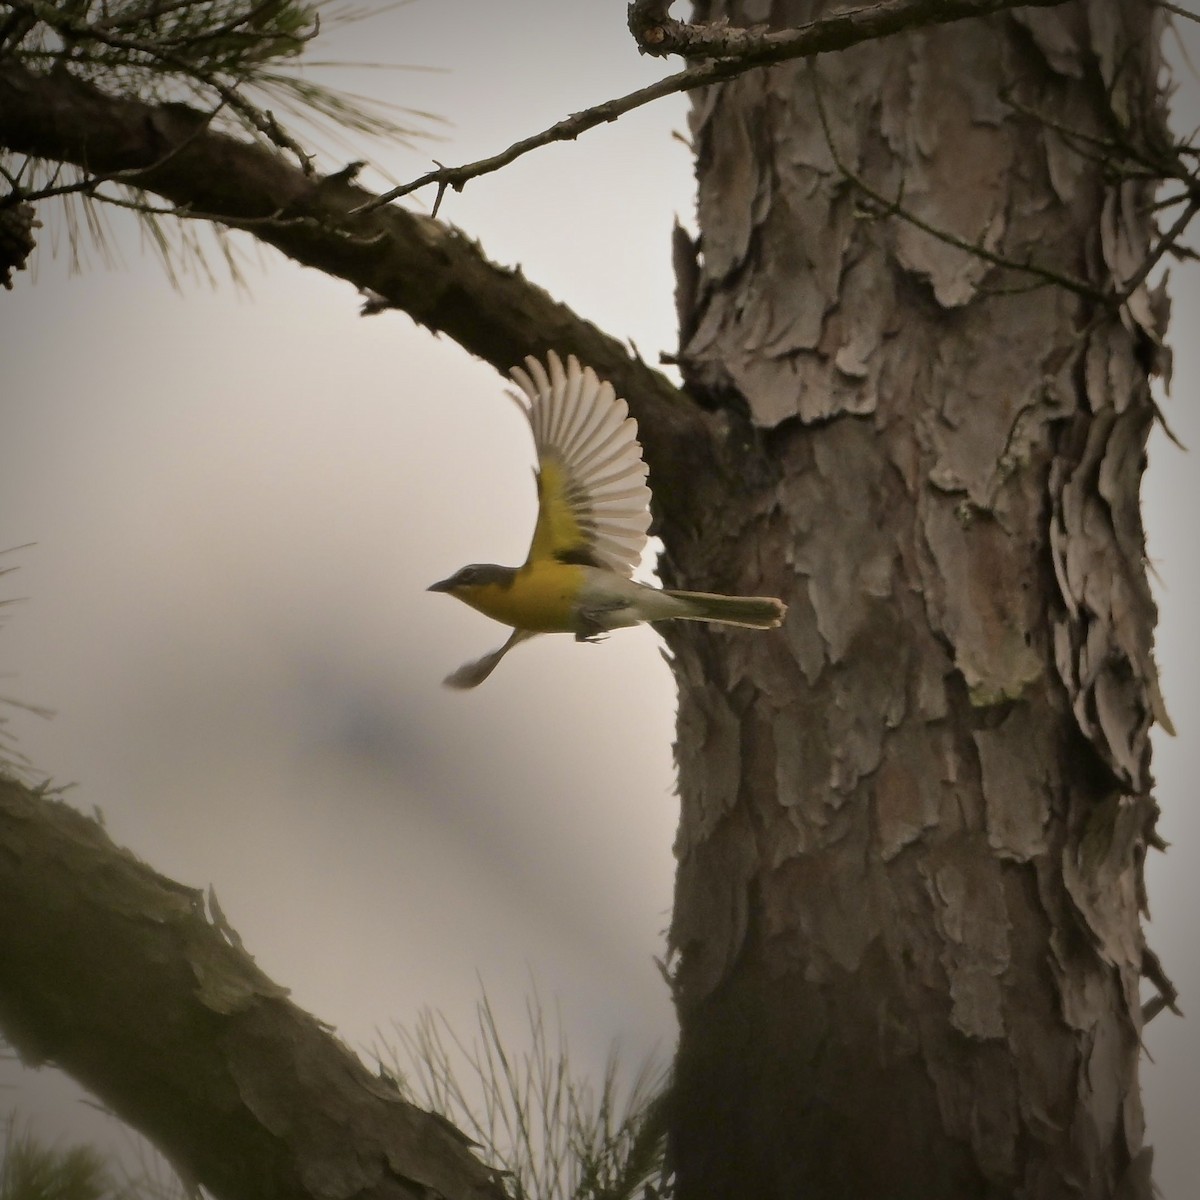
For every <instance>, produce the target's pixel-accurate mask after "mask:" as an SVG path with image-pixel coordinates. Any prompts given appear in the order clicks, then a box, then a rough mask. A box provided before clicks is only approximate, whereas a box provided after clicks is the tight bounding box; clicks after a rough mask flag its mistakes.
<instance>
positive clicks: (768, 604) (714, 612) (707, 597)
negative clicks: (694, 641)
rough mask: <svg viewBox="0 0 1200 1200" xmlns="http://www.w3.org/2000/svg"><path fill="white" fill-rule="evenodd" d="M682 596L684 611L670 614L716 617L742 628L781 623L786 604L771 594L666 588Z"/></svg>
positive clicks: (692, 618)
mask: <svg viewBox="0 0 1200 1200" xmlns="http://www.w3.org/2000/svg"><path fill="white" fill-rule="evenodd" d="M667 595H668V596H672V597H674V598H675V599H676V600H682V601H683V602H684V603H685V604H686V605H687V607H688V611H687V612H680V613H675V614H673V615H674V616H675V617H676V619H678V620H682V621H716V622H717V623H718V624H721V625H741V626H743V627H744V628H746V629H776V628H778V627H779V626H780V625H782V624H783V618H784V616H785V615H786V614H787V605H786V604H784V602H783V601H782V600H776V599H775V597H774V596H716V595H713V594H712V593H711V592H672V591H668V592H667Z"/></svg>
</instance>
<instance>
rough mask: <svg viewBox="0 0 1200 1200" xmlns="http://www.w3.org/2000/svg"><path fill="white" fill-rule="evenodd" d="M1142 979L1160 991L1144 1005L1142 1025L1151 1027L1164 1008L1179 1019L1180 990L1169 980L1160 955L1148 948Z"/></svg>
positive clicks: (1144, 949)
mask: <svg viewBox="0 0 1200 1200" xmlns="http://www.w3.org/2000/svg"><path fill="white" fill-rule="evenodd" d="M1142 978H1143V979H1148V980H1150V982H1151V983H1152V984H1154V986H1155V987H1156V988H1157V989H1158V995H1157V996H1155V997H1154V999H1152V1000H1148V1001H1147V1002H1146V1003H1145V1004H1143V1005H1142V1024H1143V1025H1149V1024H1150V1022H1151V1021H1153V1020H1154V1018H1155V1017H1157V1016H1158V1014H1159V1013H1160V1012H1162V1011H1163V1009H1164V1008H1169V1009H1170V1010H1171V1011H1172V1012H1173V1013H1174V1014H1175V1015H1176V1016H1177V1017H1182V1016H1183V1013H1182V1012H1180V1011H1179V1006H1178V1003H1177V1002H1178V1000H1179V989H1178V988H1176V986H1175V985H1174V984H1173V983H1172V982H1171V980H1170V979H1169V978H1168V976H1167V973H1166V971H1164V970H1163V965H1162V962H1161V960H1160V959H1159V957H1158V955H1157V954H1155V953H1154V951H1153V950H1151V949H1150V947H1149V946H1146V947H1144V948H1143V950H1142Z"/></svg>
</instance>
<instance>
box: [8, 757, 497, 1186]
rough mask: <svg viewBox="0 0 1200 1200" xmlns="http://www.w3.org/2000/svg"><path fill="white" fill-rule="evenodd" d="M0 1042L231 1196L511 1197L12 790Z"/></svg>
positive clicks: (55, 814)
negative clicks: (46, 1065)
mask: <svg viewBox="0 0 1200 1200" xmlns="http://www.w3.org/2000/svg"><path fill="white" fill-rule="evenodd" d="M0 845H3V846H4V849H5V852H4V854H2V855H0V914H3V917H2V919H0V1029H2V1030H3V1034H4V1037H5V1038H6V1040H7V1041H8V1042H9V1043H10V1044H11V1045H12V1046H13V1047H14V1048H15V1049H16V1050H18V1052H19V1053H20V1054H21V1056H22V1057H23V1058H24V1059H25V1060H26V1061H27V1062H34V1063H36V1062H45V1061H53V1062H54V1063H56V1064H57V1065H59V1066H61V1067H62V1068H63V1069H64V1070H66V1071H68V1072H69V1073H70V1074H72V1075H73V1076H74V1077H75V1078H76V1079H78V1080H79V1081H80V1082H81V1083H83V1084H84V1085H85V1086H86V1087H88V1088H90V1089H91V1090H92V1091H93V1092H94V1093H95V1094H96V1095H97V1096H98V1097H99V1098H100V1099H101V1100H102V1101H103V1102H104V1103H105V1104H106V1105H107V1106H109V1107H110V1108H111V1109H112V1110H113V1111H114V1112H115V1113H117V1115H119V1116H121V1117H122V1118H124V1119H125V1120H127V1121H129V1122H130V1123H131V1124H133V1125H134V1126H136V1127H137V1128H139V1129H141V1130H142V1131H143V1132H145V1133H146V1134H147V1135H148V1136H149V1137H150V1138H151V1139H152V1140H153V1141H154V1142H156V1143H157V1144H158V1146H159V1147H160V1148H161V1149H162V1150H163V1152H164V1153H165V1154H166V1155H167V1156H168V1157H169V1158H170V1159H171V1161H172V1162H175V1163H178V1164H180V1165H181V1166H182V1167H183V1168H184V1169H185V1170H186V1171H187V1172H188V1173H189V1174H192V1175H194V1176H195V1178H196V1179H197V1180H199V1181H200V1182H201V1183H202V1184H203V1185H204V1186H205V1187H206V1188H208V1189H209V1190H210V1191H211V1192H212V1193H213V1194H214V1195H216V1196H219V1197H222V1198H225V1200H243V1198H244V1200H258V1198H260V1197H262V1196H290V1197H295V1198H296V1200H306V1198H312V1200H333V1198H334V1197H338V1198H339V1200H340V1198H341V1197H344V1196H348V1195H355V1196H361V1197H363V1198H364V1200H368V1198H369V1197H378V1198H384V1197H386V1198H388V1200H405V1198H409V1200H427V1198H428V1197H429V1196H431V1195H437V1196H440V1197H445V1198H447V1200H486V1197H488V1196H492V1197H497V1198H499V1197H502V1196H503V1195H504V1193H503V1191H502V1189H501V1188H500V1187H499V1185H498V1184H496V1183H495V1181H494V1179H493V1177H492V1174H491V1172H490V1171H489V1170H488V1169H487V1168H485V1167H484V1166H483V1165H482V1164H480V1163H479V1162H478V1161H477V1160H476V1159H475V1158H474V1157H473V1156H472V1155H471V1154H470V1153H469V1151H468V1150H467V1148H466V1144H465V1138H464V1137H463V1135H461V1134H459V1133H458V1132H457V1131H456V1130H453V1129H452V1127H451V1126H449V1124H448V1123H447V1122H445V1121H443V1120H441V1119H439V1118H435V1117H433V1116H431V1115H430V1114H428V1113H426V1112H423V1111H422V1110H420V1109H418V1108H415V1107H413V1106H412V1105H411V1104H409V1103H408V1102H407V1101H405V1100H404V1099H403V1098H402V1097H401V1096H400V1095H399V1093H398V1092H397V1091H396V1090H395V1088H394V1086H391V1085H389V1084H388V1083H387V1082H386V1081H384V1080H381V1079H379V1078H378V1077H376V1076H374V1075H372V1074H371V1073H370V1072H369V1071H368V1070H367V1069H366V1067H365V1066H363V1064H362V1063H361V1062H360V1061H359V1060H358V1059H357V1058H356V1057H355V1056H354V1055H353V1054H352V1053H351V1052H350V1051H349V1050H348V1049H347V1048H346V1047H345V1046H344V1045H343V1044H342V1043H341V1042H340V1041H339V1040H338V1039H337V1038H336V1037H334V1036H333V1035H332V1034H331V1033H330V1032H329V1030H328V1027H326V1026H323V1025H322V1024H321V1023H320V1022H319V1021H317V1020H316V1019H314V1018H313V1017H311V1016H309V1015H308V1014H307V1013H305V1012H302V1011H301V1010H300V1009H299V1008H297V1007H296V1006H295V1005H294V1004H292V1003H291V1002H290V1001H289V1000H288V999H287V993H286V990H285V989H284V988H281V987H279V986H278V985H277V984H275V983H273V982H272V981H271V980H270V979H268V978H267V977H266V976H265V975H264V974H263V973H262V972H261V971H260V970H259V969H258V968H257V967H256V966H255V964H254V961H253V960H252V959H251V958H250V956H249V955H248V954H246V953H245V951H243V950H242V949H241V948H240V946H238V945H237V944H236V942H235V941H234V939H231V938H230V937H228V936H227V934H226V933H225V932H224V931H223V929H222V927H221V925H220V923H219V922H218V921H216V920H215V919H214V918H211V917H210V916H208V915H206V912H205V905H204V898H203V896H202V895H201V894H200V893H199V892H196V891H194V890H192V889H190V888H185V887H182V886H181V885H179V884H177V883H173V882H172V881H171V880H168V879H164V878H163V877H162V876H160V875H158V874H156V873H155V872H154V871H152V870H151V869H150V868H149V867H147V866H145V865H144V864H142V863H140V862H139V861H138V860H137V859H135V858H134V857H133V856H132V855H131V854H129V853H128V852H126V851H123V850H120V849H118V848H117V847H116V846H114V845H113V844H112V842H111V841H109V839H108V837H107V836H106V835H105V833H104V831H103V830H102V829H101V828H100V826H99V825H98V824H97V823H96V822H95V821H92V820H90V819H88V818H87V817H84V816H83V815H82V814H80V813H78V812H76V811H75V810H74V809H72V808H70V807H68V806H67V805H65V804H63V803H61V802H59V801H55V800H51V799H48V798H47V797H46V796H44V795H39V794H37V793H35V792H32V791H30V790H29V789H27V788H24V787H22V786H20V785H19V784H17V783H15V782H13V781H11V780H6V779H3V778H0Z"/></svg>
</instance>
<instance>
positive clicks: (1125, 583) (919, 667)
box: [662, 0, 1165, 1200]
mask: <svg viewBox="0 0 1200 1200" xmlns="http://www.w3.org/2000/svg"><path fill="white" fill-rule="evenodd" d="M820 7H821V6H819V5H810V4H802V3H786V2H784V0H776V2H775V3H768V2H766V0H757V2H751V0H746V2H745V3H742V4H736V3H730V4H725V3H719V2H713V3H706V4H701V5H699V6H698V8H699V12H698V14H697V18H698V19H701V20H713V19H719V18H721V17H725V16H728V17H729V18H730V19H731V20H732V21H733V23H734V24H738V25H741V24H753V23H757V22H764V21H766V22H770V23H771V24H772V25H775V26H779V27H784V26H788V25H794V24H797V23H799V22H801V21H803V20H807V19H811V18H812V17H814V16H815V15H818V12H819V9H820ZM1158 31H1159V14H1158V12H1157V11H1156V10H1155V9H1154V7H1153V6H1151V5H1150V4H1144V3H1131V4H1122V5H1114V4H1111V3H1110V2H1109V0H1094V2H1091V3H1085V4H1072V5H1068V6H1065V7H1063V8H1061V9H1054V10H1052V11H1033V10H1028V11H1022V12H1020V13H1015V14H1013V15H1005V16H1000V17H995V18H992V19H989V20H986V21H971V22H964V23H961V24H958V25H955V26H952V27H946V28H940V29H930V30H924V31H920V32H917V33H911V34H906V35H903V36H900V37H896V38H892V39H889V40H887V41H883V42H880V43H877V44H873V45H871V46H864V47H858V48H856V49H854V50H852V51H848V52H847V53H845V54H842V55H838V56H828V57H825V58H822V59H821V60H819V62H817V63H812V64H810V63H801V64H787V65H781V66H777V67H774V68H772V69H770V70H766V71H757V72H753V73H751V74H748V75H745V76H743V77H741V78H739V79H738V80H736V81H733V82H731V83H728V84H724V85H722V86H720V87H714V88H712V89H709V90H708V91H706V92H704V93H701V94H700V95H699V96H698V99H697V102H696V104H695V105H694V109H693V133H694V136H695V141H696V149H697V159H698V178H699V187H700V190H699V224H700V241H699V253H700V257H699V270H698V273H696V274H695V275H694V278H693V280H692V282H691V283H690V284H689V288H688V292H687V294H690V295H693V296H694V297H695V303H694V308H693V310H692V311H691V312H689V313H687V314H685V316H684V320H683V323H682V324H683V329H684V330H685V333H686V337H685V339H684V341H683V344H682V345H681V351H680V361H681V364H682V367H683V370H684V373H685V380H686V382H687V383H688V384H689V387H690V389H691V390H692V391H693V393H694V394H696V395H698V396H700V397H702V398H706V399H707V401H708V403H709V404H710V406H711V407H713V408H714V409H715V410H720V411H723V412H724V413H725V414H726V415H727V419H728V422H729V429H730V444H732V443H733V442H735V441H736V443H737V445H738V446H739V447H740V450H739V453H741V454H742V455H743V456H744V458H745V460H746V462H747V463H748V464H752V465H748V466H747V469H745V470H743V471H740V472H737V473H736V474H734V475H728V476H722V475H720V474H716V475H713V476H711V477H709V478H708V479H705V480H703V481H697V483H696V485H695V488H694V501H693V505H692V507H693V510H694V512H697V513H701V514H703V516H702V519H701V520H700V521H699V522H696V521H695V520H693V524H692V526H691V528H689V529H688V530H680V529H675V528H672V527H670V526H669V525H668V527H667V528H665V529H664V530H663V539H664V544H665V554H664V558H663V562H662V569H663V573H664V577H665V579H666V581H667V582H669V583H670V585H671V586H687V585H688V582H689V581H693V580H696V579H699V578H701V577H703V578H705V579H707V580H708V581H709V584H710V586H711V585H712V582H713V578H712V564H713V563H720V564H724V566H725V570H726V572H727V575H726V577H724V578H722V579H721V580H720V581H719V582H720V583H721V584H722V585H723V586H727V587H728V588H729V589H730V590H733V591H755V592H759V591H765V592H773V593H776V594H779V595H781V596H782V597H783V598H784V599H785V600H786V601H787V602H788V604H789V606H790V609H789V616H788V621H787V624H786V626H785V628H784V630H783V631H781V633H780V634H779V635H777V636H772V637H754V638H747V637H745V636H744V635H743V636H740V637H739V636H738V635H729V634H727V633H722V632H718V631H700V630H690V629H681V630H677V631H671V632H670V634H669V637H670V640H671V645H672V648H673V650H674V652H675V655H676V674H677V677H678V679H679V684H680V717H679V738H678V744H677V758H678V762H679V772H680V785H681V792H682V799H683V816H682V823H681V826H680V832H679V838H678V842H677V855H678V860H679V868H678V879H677V890H676V907H675V913H674V920H673V925H672V933H671V937H672V943H673V946H674V949H675V951H676V953H677V956H678V958H677V973H676V980H675V981H676V987H677V1007H678V1011H679V1016H680V1021H681V1046H680V1054H679V1061H678V1070H677V1077H678V1084H679V1091H678V1096H679V1103H678V1107H677V1109H676V1116H675V1125H674V1130H673V1146H674V1155H675V1161H676V1163H677V1167H678V1171H679V1183H680V1188H679V1196H680V1198H681V1200H696V1198H697V1197H735V1196H736V1197H741V1196H748V1195H753V1196H756V1197H759V1198H768V1197H779V1198H780V1200H783V1198H785V1197H786V1198H791V1197H797V1196H821V1197H834V1196H837V1197H842V1196H853V1197H856V1200H870V1198H872V1197H887V1198H888V1200H898V1198H901V1197H910V1196H911V1197H914V1198H915V1197H920V1198H921V1200H933V1198H935V1197H943V1196H944V1197H955V1198H958V1197H963V1196H987V1197H993V1196H994V1197H1001V1196H1021V1197H1025V1198H1027V1200H1059V1198H1061V1197H1068V1196H1078V1197H1088V1198H1089V1200H1090V1198H1095V1200H1100V1198H1107V1197H1117V1196H1120V1197H1127V1198H1131V1200H1132V1198H1135V1197H1136V1198H1143V1197H1148V1196H1149V1194H1150V1185H1149V1162H1150V1155H1149V1151H1148V1149H1146V1148H1145V1147H1144V1145H1143V1129H1142V1111H1141V1102H1140V1097H1139V1091H1138V1084H1137V1061H1138V1054H1139V1039H1140V1029H1141V1025H1140V1012H1139V996H1138V983H1139V974H1140V969H1141V961H1142V954H1143V942H1142V934H1141V929H1140V924H1139V903H1140V900H1141V894H1142V892H1141V889H1142V856H1143V854H1144V849H1145V845H1146V840H1147V836H1148V833H1149V831H1150V828H1151V826H1152V821H1153V814H1154V805H1153V801H1152V799H1151V797H1150V789H1151V778H1150V772H1149V741H1148V730H1149V726H1150V724H1151V722H1152V721H1153V720H1154V719H1156V718H1157V719H1159V720H1160V721H1162V720H1165V713H1164V712H1163V708H1162V701H1161V697H1160V696H1159V692H1158V685H1157V679H1156V673H1155V668H1154V663H1153V659H1152V655H1151V638H1152V632H1153V626H1154V619H1155V613H1154V606H1153V603H1152V600H1151V597H1150V592H1149V588H1148V586H1147V582H1146V577H1145V570H1144V564H1143V553H1144V547H1143V536H1142V528H1141V522H1140V516H1139V509H1138V487H1139V481H1140V475H1141V471H1142V468H1143V465H1144V445H1145V439H1146V435H1147V432H1148V430H1149V426H1150V422H1151V419H1152V413H1153V409H1152V405H1151V401H1150V396H1149V391H1148V382H1147V372H1148V368H1149V367H1150V366H1152V365H1154V364H1155V363H1157V362H1160V361H1161V355H1160V352H1159V351H1158V349H1157V347H1158V346H1159V344H1160V342H1161V334H1162V331H1163V325H1164V323H1165V302H1164V300H1163V298H1162V297H1161V296H1160V295H1152V294H1150V293H1148V292H1147V291H1146V289H1145V288H1144V287H1143V288H1141V289H1140V290H1139V291H1138V292H1137V293H1136V294H1135V297H1134V300H1133V302H1132V303H1131V304H1130V306H1129V308H1128V310H1126V312H1125V313H1124V314H1123V315H1122V316H1120V317H1118V316H1117V315H1116V314H1115V312H1112V311H1108V310H1105V309H1103V308H1101V307H1100V306H1099V305H1098V304H1097V303H1096V302H1095V301H1092V300H1089V299H1087V298H1086V297H1085V296H1081V295H1080V294H1078V293H1072V292H1069V291H1066V290H1064V289H1062V288H1057V287H1049V286H1042V287H1039V288H1037V289H1036V290H1028V286H1027V285H1028V283H1029V282H1030V281H1028V280H1026V279H1023V278H1021V277H1020V276H1019V275H1017V274H1015V273H1013V272H1001V271H998V270H996V269H994V268H993V267H991V266H990V265H989V264H988V263H986V262H984V261H982V260H980V259H979V258H978V257H976V256H974V255H972V254H971V253H969V252H968V251H965V250H963V249H962V248H960V247H956V246H953V245H948V244H947V243H946V242H944V241H941V240H938V239H937V238H935V237H932V236H930V235H929V234H928V233H925V232H922V231H921V230H919V229H917V228H915V227H914V226H913V225H912V224H906V223H904V222H901V221H899V220H887V219H883V218H881V217H878V215H876V216H875V217H873V216H872V212H871V206H869V205H867V204H866V203H865V199H864V197H863V195H862V194H861V193H860V192H859V190H858V189H856V187H855V185H854V184H853V182H851V181H850V180H848V179H847V178H846V177H845V176H844V174H843V173H842V172H841V171H839V169H838V168H837V166H836V165H835V159H837V160H840V161H841V162H842V163H843V164H844V165H845V166H846V167H847V169H848V170H849V171H850V172H852V173H853V174H855V175H857V176H859V177H860V178H862V179H863V180H864V182H867V183H869V184H870V186H871V187H872V188H873V189H874V190H875V191H877V192H879V193H882V194H884V195H887V196H899V197H902V198H903V204H904V206H905V207H906V208H907V209H908V210H910V211H912V212H913V213H915V214H916V215H917V216H919V217H920V218H921V219H922V220H923V221H924V222H926V223H927V224H928V225H930V226H933V227H935V228H938V229H944V230H945V231H947V232H948V233H951V234H953V235H955V236H957V237H958V238H960V239H963V240H966V241H968V242H972V243H975V242H977V243H979V244H981V245H983V246H985V247H987V248H989V249H991V250H994V251H997V252H1000V253H1002V254H1003V255H1004V256H1005V257H1007V258H1010V259H1014V260H1017V261H1020V260H1022V259H1023V258H1025V257H1032V258H1034V259H1036V260H1037V261H1038V262H1040V263H1043V264H1044V265H1046V266H1047V267H1048V268H1052V269H1055V270H1057V271H1060V272H1062V273H1063V274H1064V275H1070V276H1072V277H1075V278H1080V279H1084V280H1087V281H1089V282H1090V283H1091V284H1093V285H1094V287H1095V290H1096V293H1097V294H1100V293H1103V292H1106V291H1109V290H1117V291H1119V290H1120V289H1121V288H1122V286H1123V284H1124V282H1125V281H1127V280H1130V279H1131V278H1132V277H1133V276H1134V274H1135V272H1136V271H1137V269H1138V267H1139V265H1140V264H1141V262H1142V261H1143V259H1144V258H1145V256H1146V254H1147V253H1148V251H1149V245H1150V240H1151V237H1152V228H1151V223H1150V220H1149V218H1148V217H1146V216H1145V215H1144V213H1145V210H1146V202H1147V200H1148V199H1149V197H1150V192H1149V188H1148V186H1147V185H1146V184H1145V183H1144V182H1142V181H1134V180H1129V179H1125V180H1121V179H1120V178H1114V177H1112V176H1110V175H1109V174H1107V173H1106V171H1105V169H1104V165H1103V164H1102V163H1100V162H1098V161H1095V160H1090V161H1089V160H1088V159H1086V158H1084V157H1081V156H1080V155H1079V154H1078V153H1077V152H1076V151H1075V150H1074V149H1072V148H1070V147H1069V146H1067V145H1066V144H1065V143H1064V140H1063V139H1062V137H1061V136H1059V135H1057V134H1055V133H1054V132H1053V131H1051V130H1049V129H1048V128H1046V126H1045V125H1044V124H1043V123H1042V122H1039V121H1038V120H1037V119H1036V117H1033V116H1030V115H1028V114H1027V113H1023V112H1022V111H1021V110H1022V109H1031V110H1034V111H1040V112H1045V113H1047V114H1049V115H1053V117H1054V119H1055V120H1056V121H1059V122H1061V123H1063V124H1064V125H1066V126H1069V127H1071V128H1074V129H1077V130H1079V131H1080V132H1082V133H1084V134H1091V135H1092V136H1093V137H1094V138H1097V139H1104V138H1111V137H1114V136H1118V135H1119V136H1120V137H1123V138H1127V139H1133V140H1140V141H1142V142H1143V143H1145V142H1146V141H1148V140H1149V139H1153V138H1155V137H1157V136H1158V134H1159V122H1160V120H1161V112H1160V107H1159V98H1158V96H1157V93H1156V91H1155V87H1156V84H1155V81H1156V78H1157V72H1158V66H1159V59H1158V52H1157V35H1158ZM815 88H819V91H818V90H815ZM822 108H823V109H824V111H825V113H826V114H827V122H828V135H829V137H830V138H832V140H833V149H832V150H831V147H830V145H829V142H828V140H827V135H826V130H825V129H824V128H823V127H822V122H821V119H820V112H821V110H822ZM1013 285H1025V288H1024V290H1022V291H1021V292H1020V294H1014V293H1013V291H1012V289H1013Z"/></svg>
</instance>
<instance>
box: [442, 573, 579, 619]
mask: <svg viewBox="0 0 1200 1200" xmlns="http://www.w3.org/2000/svg"><path fill="white" fill-rule="evenodd" d="M583 578H584V574H583V568H582V567H579V566H575V565H574V564H571V563H560V562H555V561H554V560H549V561H546V560H543V561H540V562H533V563H526V564H525V566H523V567H521V569H520V570H518V571H516V572H515V573H514V574H513V577H512V581H511V583H507V584H499V583H488V584H484V585H482V586H480V587H477V588H471V589H469V590H467V589H464V594H463V597H462V598H463V599H464V600H466V602H467V603H468V604H470V605H471V606H472V607H473V608H477V609H478V610H479V611H480V612H481V613H484V614H486V615H487V616H489V617H491V618H492V619H493V620H496V621H502V622H503V623H504V624H505V625H511V626H513V627H514V628H515V629H528V630H530V631H531V632H534V633H569V632H572V631H573V630H574V629H575V624H574V622H573V620H572V614H573V613H574V611H575V605H576V602H577V600H578V597H579V592H580V589H581V587H582V586H583Z"/></svg>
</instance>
